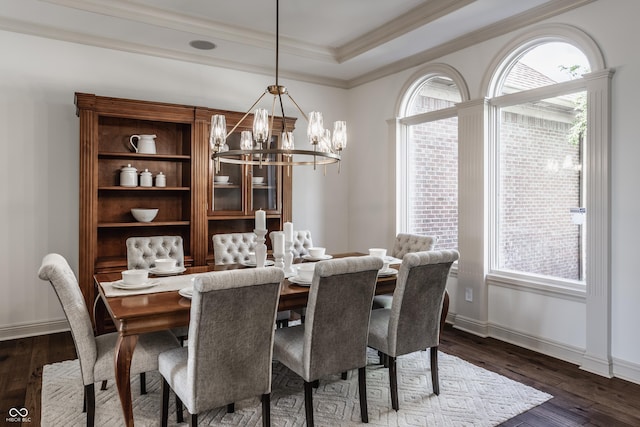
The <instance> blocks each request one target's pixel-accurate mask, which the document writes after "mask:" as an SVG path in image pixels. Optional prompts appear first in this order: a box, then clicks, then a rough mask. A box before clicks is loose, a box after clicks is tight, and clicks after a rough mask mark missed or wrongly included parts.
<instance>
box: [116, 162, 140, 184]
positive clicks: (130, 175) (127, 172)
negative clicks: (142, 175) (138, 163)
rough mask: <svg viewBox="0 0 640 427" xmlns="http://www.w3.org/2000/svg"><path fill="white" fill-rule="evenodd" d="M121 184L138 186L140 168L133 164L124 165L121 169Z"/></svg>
mask: <svg viewBox="0 0 640 427" xmlns="http://www.w3.org/2000/svg"><path fill="white" fill-rule="evenodd" d="M120 186H121V187H137V186H138V169H136V168H134V167H133V166H131V165H127V166H124V167H123V168H122V169H120Z"/></svg>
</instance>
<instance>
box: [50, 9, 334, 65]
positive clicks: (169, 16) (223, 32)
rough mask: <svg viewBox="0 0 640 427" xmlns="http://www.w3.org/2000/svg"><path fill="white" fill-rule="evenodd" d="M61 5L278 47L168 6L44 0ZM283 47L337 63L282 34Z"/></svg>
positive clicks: (271, 38)
mask: <svg viewBox="0 0 640 427" xmlns="http://www.w3.org/2000/svg"><path fill="white" fill-rule="evenodd" d="M42 1H45V2H47V3H51V4H55V5H58V6H63V7H68V8H73V9H77V10H81V11H84V12H90V13H97V14H101V15H106V16H111V17H114V18H120V19H126V20H128V21H133V22H138V23H143V24H148V25H153V26H156V27H160V28H167V29H171V30H177V31H184V32H188V33H193V34H197V35H199V36H205V37H210V38H211V39H212V40H210V41H212V42H213V43H217V42H219V40H226V41H229V42H233V43H240V44H249V45H251V46H254V47H258V48H261V49H267V50H273V49H275V45H276V44H275V34H274V33H265V32H260V31H253V30H248V29H246V28H242V29H240V28H238V27H234V26H231V25H226V24H223V23H220V22H215V21H212V20H209V19H202V18H198V17H195V16H192V15H187V14H183V13H178V12H173V11H168V10H165V9H161V8H157V7H150V6H142V5H140V4H137V3H133V2H131V1H128V0H109V2H108V3H107V2H104V1H102V0H42ZM280 49H281V50H282V52H286V53H290V54H292V55H297V56H300V57H304V58H310V59H315V60H319V61H325V62H336V60H335V49H332V48H325V47H323V46H320V45H316V44H312V43H305V42H302V41H299V40H296V39H293V38H290V37H284V36H280Z"/></svg>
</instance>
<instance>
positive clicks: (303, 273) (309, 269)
mask: <svg viewBox="0 0 640 427" xmlns="http://www.w3.org/2000/svg"><path fill="white" fill-rule="evenodd" d="M295 267H296V269H297V270H298V278H299V279H300V280H303V281H305V282H311V280H312V279H313V272H314V271H315V269H316V264H315V263H313V262H303V263H301V264H295Z"/></svg>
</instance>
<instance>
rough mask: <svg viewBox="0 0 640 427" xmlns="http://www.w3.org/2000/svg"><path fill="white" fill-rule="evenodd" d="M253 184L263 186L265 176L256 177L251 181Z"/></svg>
mask: <svg viewBox="0 0 640 427" xmlns="http://www.w3.org/2000/svg"><path fill="white" fill-rule="evenodd" d="M251 182H253V183H254V184H262V183H263V182H264V177H263V176H254V177H253V179H252V180H251Z"/></svg>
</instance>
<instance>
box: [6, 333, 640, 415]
mask: <svg viewBox="0 0 640 427" xmlns="http://www.w3.org/2000/svg"><path fill="white" fill-rule="evenodd" d="M440 350H442V351H444V352H445V353H448V354H452V355H454V356H458V357H460V358H462V359H464V360H467V361H469V362H471V363H473V364H475V365H478V366H481V367H483V368H485V369H488V370H490V371H494V372H497V373H499V374H501V375H504V376H506V377H508V378H511V379H513V380H516V381H520V382H522V383H524V384H527V385H530V386H532V387H535V388H537V389H539V390H542V391H545V392H547V393H549V394H551V395H553V396H554V397H553V398H552V399H551V400H549V401H547V402H545V403H543V404H542V405H540V406H537V407H536V408H533V409H531V410H530V411H528V412H525V413H523V414H521V415H519V416H517V417H515V418H512V419H511V420H509V421H507V422H505V423H503V424H502V425H503V426H508V427H515V426H521V427H529V426H535V427H553V426H562V427H568V426H603V427H612V426H629V427H631V426H633V427H637V426H640V385H638V384H633V383H630V382H627V381H624V380H620V379H616V378H614V379H607V378H602V377H600V376H597V375H593V374H590V373H588V372H585V371H582V370H580V369H579V368H578V367H577V366H575V365H572V364H570V363H566V362H562V361H560V360H557V359H553V358H551V357H547V356H544V355H541V354H539V353H535V352H533V351H529V350H525V349H522V348H520V347H516V346H513V345H510V344H507V343H504V342H502V341H498V340H495V339H491V338H479V337H476V336H474V335H470V334H467V333H465V332H461V331H458V330H456V329H453V328H452V327H451V326H449V325H447V327H446V328H445V330H444V331H443V334H442V342H441V345H440ZM73 358H75V350H74V347H73V341H72V340H71V335H70V334H69V333H60V334H51V335H43V336H38V337H31V338H22V339H17V340H11V341H4V342H0V414H1V416H0V425H2V426H4V425H7V426H9V425H10V426H13V427H15V426H17V425H19V424H18V423H7V422H6V417H7V416H8V411H9V408H12V407H23V406H24V407H25V408H27V409H28V410H29V416H30V417H31V422H30V423H24V424H23V425H24V426H29V427H35V426H39V425H40V388H41V379H42V366H43V365H44V364H47V363H54V362H60V361H63V360H68V359H73Z"/></svg>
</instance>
